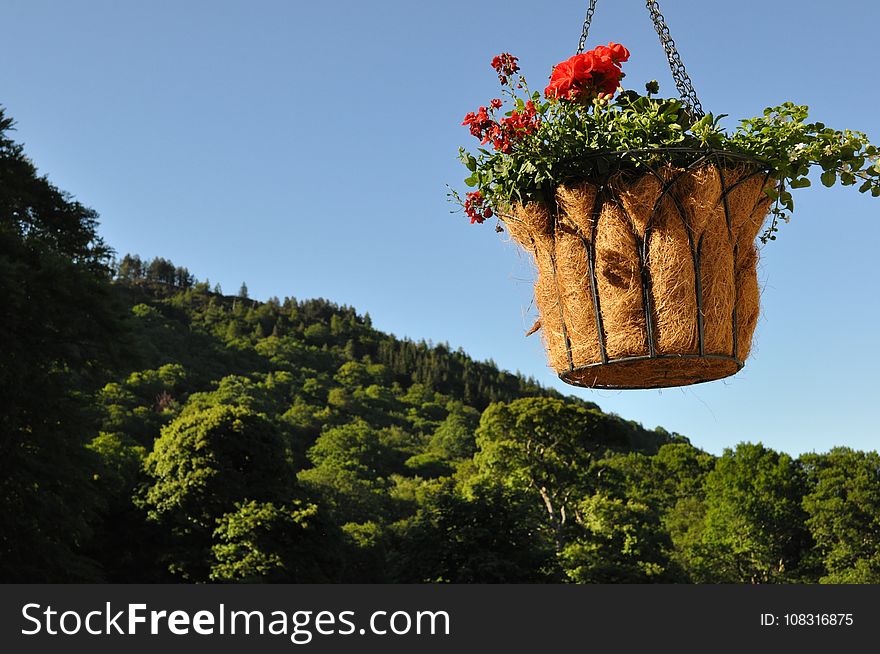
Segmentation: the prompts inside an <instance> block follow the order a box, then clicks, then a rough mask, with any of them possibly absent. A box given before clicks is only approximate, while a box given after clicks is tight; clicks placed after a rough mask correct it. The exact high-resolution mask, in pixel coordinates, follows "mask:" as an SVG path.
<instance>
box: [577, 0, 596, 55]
mask: <svg viewBox="0 0 880 654" xmlns="http://www.w3.org/2000/svg"><path fill="white" fill-rule="evenodd" d="M596 1H597V0H590V6H589V7H587V17H586V18H584V30H583V31H582V32H581V40H580V42H579V43H578V49H577V54H580V53H582V52H583V51H584V46H585V45H586V44H587V33H588V32H589V31H590V23H591V22H592V20H593V12H595V11H596Z"/></svg>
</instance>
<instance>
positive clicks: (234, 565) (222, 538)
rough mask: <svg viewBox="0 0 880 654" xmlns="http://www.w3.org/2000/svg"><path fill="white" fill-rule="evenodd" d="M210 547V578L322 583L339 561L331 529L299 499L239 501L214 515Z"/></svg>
mask: <svg viewBox="0 0 880 654" xmlns="http://www.w3.org/2000/svg"><path fill="white" fill-rule="evenodd" d="M331 534H332V535H331ZM211 551H212V554H213V565H212V566H211V573H210V578H211V580H212V581H225V582H251V583H252V582H282V583H327V582H332V581H336V580H337V579H338V571H339V569H340V567H341V564H342V561H341V550H340V543H339V540H338V536H336V535H335V532H334V530H333V529H332V528H330V527H329V526H328V525H327V524H326V522H325V521H323V520H322V518H321V516H320V515H319V511H318V507H317V506H316V505H315V504H308V503H305V504H304V503H302V502H299V501H294V502H292V503H288V504H286V505H276V504H273V503H272V502H255V501H250V502H244V503H240V504H238V505H237V507H236V510H235V511H232V512H230V513H227V514H226V515H224V516H222V517H221V518H220V519H219V520H218V525H217V529H216V530H215V531H214V545H213V547H212V549H211Z"/></svg>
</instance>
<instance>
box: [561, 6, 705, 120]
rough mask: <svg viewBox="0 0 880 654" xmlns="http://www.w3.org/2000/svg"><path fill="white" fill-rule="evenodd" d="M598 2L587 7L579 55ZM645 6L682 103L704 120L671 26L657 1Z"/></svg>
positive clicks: (585, 42) (579, 44) (700, 105)
mask: <svg viewBox="0 0 880 654" xmlns="http://www.w3.org/2000/svg"><path fill="white" fill-rule="evenodd" d="M596 2H597V0H590V4H589V6H588V7H587V16H586V18H584V29H583V31H582V32H581V40H580V42H578V49H577V54H580V53H582V52H583V51H584V47H585V46H586V44H587V34H588V33H589V31H590V23H591V22H592V21H593V13H594V12H595V11H596ZM645 5H646V6H647V7H648V12H649V13H650V14H651V20H653V21H654V29H655V30H657V36H659V37H660V43H661V45H663V50H664V51H665V52H666V60H667V61H668V62H669V69H670V70H671V71H672V79H673V80H674V81H675V88H677V89H678V93H679V95H680V96H681V101H682V102H683V103H684V104H685V106H687V107H688V108H689V109H690V110H691V113H692V114H693V115H694V117H695V118H702V117H703V116H704V115H705V114H704V113H703V105H702V104H700V99H699V98H698V97H697V92H696V91H695V90H694V85H693V82H691V78H690V76H689V75H688V74H687V70H685V67H684V63H683V62H682V61H681V56H680V55H679V54H678V50H676V49H675V41H673V40H672V36H670V34H669V26H668V25H667V24H666V19H665V18H663V14H661V13H660V5H659V4H658V3H657V2H656V1H655V0H646V2H645Z"/></svg>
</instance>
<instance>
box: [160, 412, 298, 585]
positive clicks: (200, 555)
mask: <svg viewBox="0 0 880 654" xmlns="http://www.w3.org/2000/svg"><path fill="white" fill-rule="evenodd" d="M145 467H146V470H147V473H148V474H149V476H150V477H151V478H152V484H151V485H150V486H149V488H148V489H147V491H146V493H145V496H144V499H143V504H144V506H145V507H146V509H147V511H148V516H149V518H150V519H151V520H153V521H155V522H157V523H158V524H159V525H161V526H162V527H163V528H164V529H165V530H166V531H167V533H168V534H169V536H170V537H171V539H172V541H177V543H178V547H177V548H175V549H176V551H174V552H172V554H171V556H170V557H169V568H170V569H171V571H172V572H174V573H175V574H179V575H181V576H182V577H184V578H186V579H192V580H199V579H204V578H206V577H207V570H206V569H205V568H206V562H207V561H206V558H207V557H206V550H207V549H208V548H209V546H210V537H211V534H212V533H213V531H214V528H215V525H216V521H217V519H218V518H220V517H221V516H223V515H224V514H226V513H229V512H230V511H233V510H234V508H235V506H236V503H238V502H243V501H245V500H256V501H262V502H271V501H278V500H282V501H283V499H284V498H286V497H289V495H290V491H291V481H292V470H291V468H290V464H289V461H288V459H287V451H286V448H285V444H284V441H283V439H282V438H281V436H280V435H279V434H278V432H277V430H276V429H275V428H274V427H273V426H272V425H271V424H270V423H269V422H268V421H267V420H266V419H265V418H264V417H262V416H261V415H260V414H257V413H254V412H252V411H250V410H248V409H245V408H243V407H238V406H228V405H220V406H215V407H213V408H210V409H205V410H203V411H199V412H197V413H193V414H191V415H185V416H181V417H180V418H178V419H177V420H175V421H174V422H172V423H171V424H170V425H168V426H167V427H166V428H164V429H163V430H162V435H161V436H160V437H159V438H158V439H157V440H156V443H155V445H154V447H153V451H152V452H150V454H149V455H148V456H147V459H146V462H145Z"/></svg>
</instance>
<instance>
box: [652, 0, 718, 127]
mask: <svg viewBox="0 0 880 654" xmlns="http://www.w3.org/2000/svg"><path fill="white" fill-rule="evenodd" d="M645 5H646V6H647V7H648V11H649V12H650V14H651V19H652V20H653V21H654V29H655V30H657V36H659V37H660V43H661V44H662V45H663V50H665V51H666V59H667V60H668V61H669V69H670V70H671V71H672V79H673V80H675V88H677V89H678V93H679V95H681V101H682V102H683V103H684V104H685V105H686V106H688V107H690V109H691V113H693V115H694V117H695V118H702V117H703V115H704V114H703V105H701V104H700V99H699V98H698V97H697V92H696V91H695V90H694V85H693V83H692V82H691V78H690V76H689V75H688V74H687V71H686V70H685V68H684V63H682V61H681V56H679V54H678V50H676V49H675V41H673V40H672V37H671V36H670V35H669V26H668V25H666V19H665V18H663V14H661V13H660V5H659V4H658V3H657V2H656V1H655V0H647V2H645Z"/></svg>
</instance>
